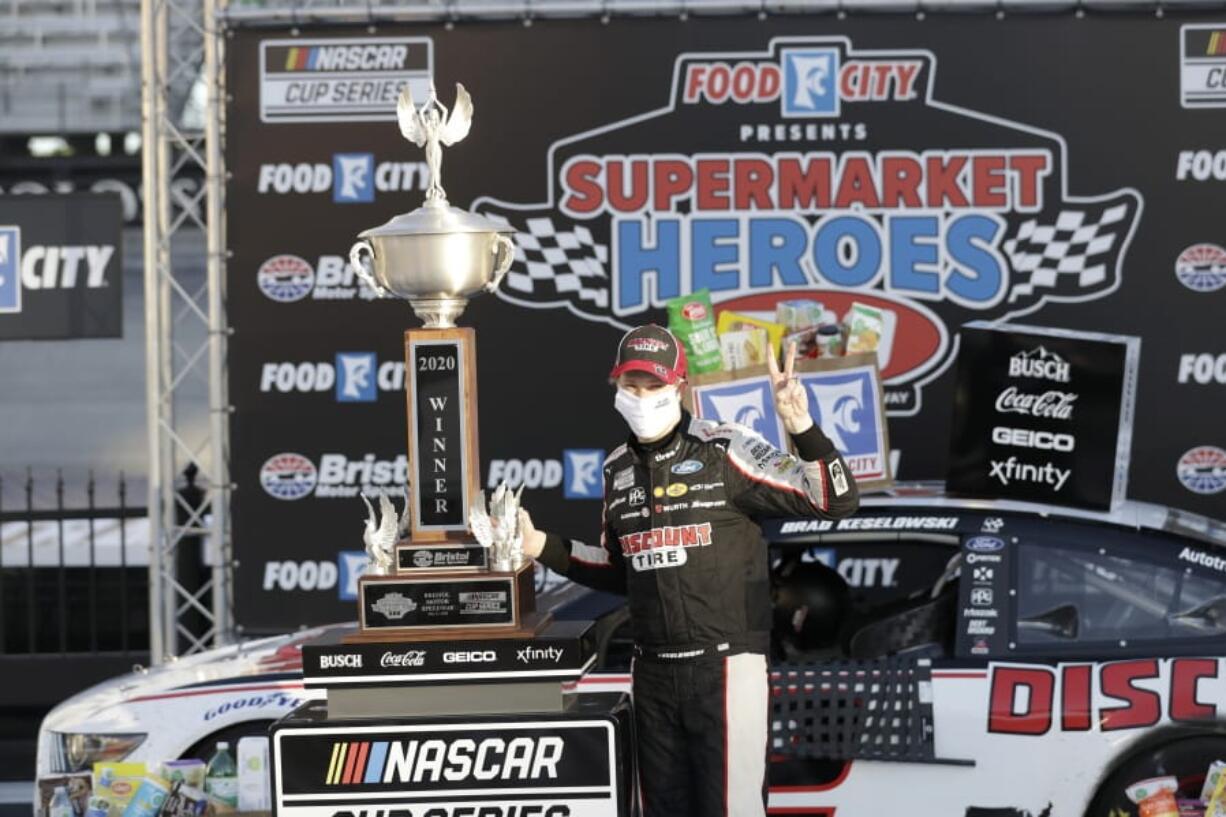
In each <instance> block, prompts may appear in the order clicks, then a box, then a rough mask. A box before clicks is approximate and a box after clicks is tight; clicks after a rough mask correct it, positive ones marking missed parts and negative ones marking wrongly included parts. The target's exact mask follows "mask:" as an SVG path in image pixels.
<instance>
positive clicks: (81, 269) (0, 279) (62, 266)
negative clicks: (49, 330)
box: [0, 225, 116, 314]
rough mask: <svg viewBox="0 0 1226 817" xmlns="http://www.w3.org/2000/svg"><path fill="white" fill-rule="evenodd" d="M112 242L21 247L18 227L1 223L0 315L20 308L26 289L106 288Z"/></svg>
mask: <svg viewBox="0 0 1226 817" xmlns="http://www.w3.org/2000/svg"><path fill="white" fill-rule="evenodd" d="M115 249H116V248H115V245H113V244H68V245H60V244H47V245H44V244H33V245H30V246H28V247H24V248H23V247H22V243H21V228H20V227H18V226H16V225H4V226H0V314H4V313H17V312H21V309H22V294H23V292H24V291H25V290H30V291H38V290H55V289H105V288H106V287H107V286H109V281H108V279H107V271H108V269H109V268H110V267H111V266H112V263H111V262H112V259H113V258H114V257H115Z"/></svg>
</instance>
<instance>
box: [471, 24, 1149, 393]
mask: <svg viewBox="0 0 1226 817" xmlns="http://www.w3.org/2000/svg"><path fill="white" fill-rule="evenodd" d="M659 91H660V94H659V96H657V98H660V99H663V101H664V104H663V105H662V106H661V107H657V108H654V109H651V108H647V107H645V108H644V110H642V111H641V112H639V113H637V114H636V115H633V116H630V117H628V118H625V119H621V120H618V121H609V122H605V123H603V124H601V125H600V126H599V127H595V128H592V129H589V130H586V131H583V132H580V133H574V134H572V135H568V136H565V137H564V138H562V139H560V140H558V141H555V142H554V143H553V144H552V145H551V146H550V149H549V153H548V162H547V166H546V167H545V173H546V180H545V182H546V198H545V199H544V200H543V201H535V202H534V201H524V200H500V199H494V198H491V197H483V198H479V199H478V200H477V201H476V202H475V208H476V209H477V210H479V211H480V212H483V213H484V214H486V215H488V216H491V217H494V218H498V219H503V220H505V221H506V222H508V223H510V224H511V225H512V226H514V227H515V228H516V229H517V230H518V231H519V236H518V239H517V261H518V263H517V265H516V266H515V267H513V268H512V271H511V272H510V273H509V274H508V275H507V278H506V281H505V283H504V284H503V286H502V287H501V289H500V290H499V292H498V295H499V297H500V298H502V299H503V300H506V301H511V302H513V303H516V304H520V305H522V306H525V307H529V308H533V309H565V310H568V311H569V312H570V313H572V314H573V315H575V316H577V317H579V318H582V319H584V320H589V321H597V322H603V323H607V324H612V325H614V326H617V327H627V326H631V325H634V324H637V323H642V322H644V321H646V320H650V319H652V318H653V317H654V316H655V315H656V314H657V313H656V310H659V309H661V308H662V307H664V305H665V302H666V301H667V300H668V299H669V298H673V297H675V296H678V295H685V294H688V293H691V292H694V291H697V290H702V289H707V290H710V293H711V298H712V301H713V302H714V303H715V305H716V308H717V309H719V310H726V309H732V310H736V311H738V312H744V313H750V314H754V313H757V314H759V315H761V316H767V317H771V318H773V316H774V312H775V305H776V304H777V303H778V302H779V301H781V300H788V299H793V298H810V297H811V298H814V299H816V300H819V301H821V302H823V303H824V304H825V305H826V306H827V307H828V308H831V309H834V310H835V311H836V312H837V313H838V314H839V315H842V314H843V313H845V312H846V311H847V309H848V308H849V307H850V305H851V304H852V302H854V301H859V302H862V303H867V304H871V305H872V306H875V307H878V308H880V309H882V310H884V311H885V313H886V320H887V325H886V326H885V331H884V336H883V338H882V347H881V349H880V351H879V353H878V360H879V363H880V365H881V368H882V373H883V376H884V385H885V388H886V403H887V407H888V409H889V412H890V413H891V414H892V415H894V416H900V415H913V414H916V413H917V412H918V411H919V410H920V408H921V404H922V400H921V398H922V388H923V386H924V385H925V384H926V383H928V382H929V381H930V380H932V379H934V378H935V377H937V376H938V375H939V374H941V373H942V372H944V371H945V370H946V369H947V368H948V367H949V365H950V363H951V361H952V359H953V356H954V351H955V344H954V343H953V341H952V338H951V330H950V327H951V326H955V327H956V326H957V325H959V324H961V323H963V322H965V321H967V320H970V319H974V318H991V319H1002V318H1007V317H1010V316H1016V315H1022V314H1027V313H1032V312H1035V311H1036V310H1039V309H1040V308H1041V307H1043V305H1044V304H1046V303H1048V302H1049V301H1083V300H1089V299H1094V298H1101V297H1103V296H1105V295H1107V294H1108V293H1111V292H1113V291H1115V290H1116V289H1117V288H1118V287H1119V285H1120V280H1121V266H1122V263H1123V261H1124V259H1125V256H1126V254H1127V252H1128V247H1129V242H1130V240H1131V237H1132V234H1133V231H1134V229H1135V227H1136V225H1137V222H1138V217H1139V214H1140V212H1141V206H1142V201H1141V196H1140V194H1139V193H1137V192H1136V191H1134V190H1131V189H1123V188H1121V189H1100V190H1087V188H1086V186H1085V185H1084V184H1080V185H1076V189H1077V191H1078V195H1073V194H1072V193H1071V192H1070V184H1069V177H1070V168H1069V167H1068V166H1067V158H1066V150H1065V142H1064V139H1063V137H1062V136H1061V135H1060V134H1058V133H1054V132H1051V131H1046V130H1042V129H1040V128H1038V127H1035V126H1033V125H1030V124H1027V123H1023V122H1015V121H1010V120H1007V119H1004V118H1001V117H1000V116H997V115H994V114H993V112H992V111H990V110H971V109H968V108H964V107H959V106H956V105H954V104H950V103H948V102H944V101H942V94H941V83H940V80H939V78H938V73H937V58H936V56H935V54H934V53H932V52H930V51H926V50H920V49H871V50H869V49H867V48H864V47H861V46H859V45H858V44H857V42H856V41H855V40H853V39H851V38H849V37H842V36H838V37H835V36H813V37H779V38H775V39H772V40H770V41H769V42H768V43H766V44H765V46H764V47H759V48H758V49H756V50H755V49H753V48H750V49H739V50H736V51H719V50H710V51H703V50H697V51H692V52H689V53H683V54H680V55H678V56H677V57H676V59H675V61H674V64H673V70H672V77H671V80H670V81H669V82H668V83H667V85H665V84H663V83H662V87H661V88H660V89H659ZM644 92H645V91H644Z"/></svg>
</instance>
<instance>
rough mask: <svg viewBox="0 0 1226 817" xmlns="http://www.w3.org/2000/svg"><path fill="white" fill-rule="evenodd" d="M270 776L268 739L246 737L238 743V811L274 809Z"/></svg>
mask: <svg viewBox="0 0 1226 817" xmlns="http://www.w3.org/2000/svg"><path fill="white" fill-rule="evenodd" d="M270 787H271V781H270V779H269V776H268V738H263V737H246V738H239V741H238V810H239V811H268V810H270V809H271V808H272V792H271V791H269V789H270Z"/></svg>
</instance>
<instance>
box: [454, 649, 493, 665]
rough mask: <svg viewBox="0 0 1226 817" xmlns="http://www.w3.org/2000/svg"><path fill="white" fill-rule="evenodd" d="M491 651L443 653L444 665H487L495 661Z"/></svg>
mask: <svg viewBox="0 0 1226 817" xmlns="http://www.w3.org/2000/svg"><path fill="white" fill-rule="evenodd" d="M497 660H498V656H497V655H496V654H495V653H494V651H493V650H456V651H452V652H445V653H443V663H444V664H488V663H490V662H493V661H497Z"/></svg>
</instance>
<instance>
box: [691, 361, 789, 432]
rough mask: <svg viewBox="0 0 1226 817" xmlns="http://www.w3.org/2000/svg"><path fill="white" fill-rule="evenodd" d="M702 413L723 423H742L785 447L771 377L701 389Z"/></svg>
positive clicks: (699, 393) (699, 395)
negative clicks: (771, 391)
mask: <svg viewBox="0 0 1226 817" xmlns="http://www.w3.org/2000/svg"><path fill="white" fill-rule="evenodd" d="M698 405H699V408H700V409H701V411H700V415H701V416H702V417H707V418H710V419H712V420H719V421H720V422H724V423H739V424H740V425H743V426H745V427H746V428H748V429H750V430H751V431H756V432H757V433H759V434H761V435H762V436H763V437H765V438H766V439H767V441H768V442H770V444H771V445H773V446H775V447H776V448H780V449H782V448H783V447H784V445H783V434H782V432H781V431H780V429H779V420H778V416H777V415H776V414H775V407H774V406H775V404H774V400H773V398H772V397H771V394H770V379H769V378H766V377H756V378H750V379H747V380H739V381H736V382H735V383H729V384H727V385H724V386H712V387H709V388H703V389H701V390H700V391H698Z"/></svg>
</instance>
